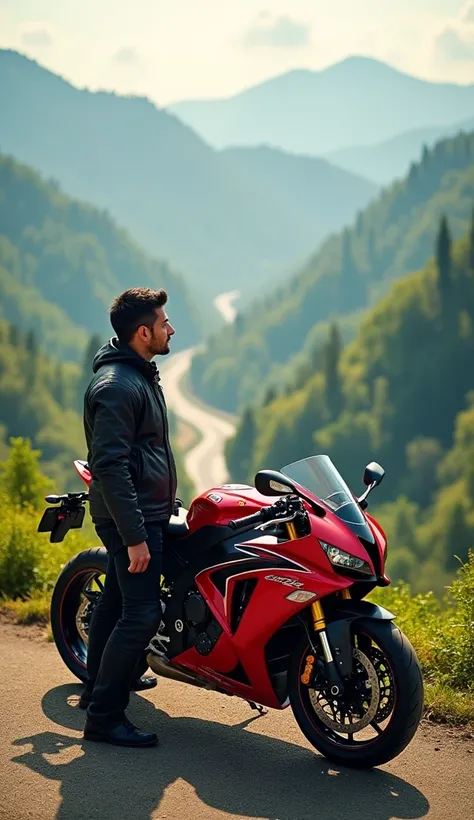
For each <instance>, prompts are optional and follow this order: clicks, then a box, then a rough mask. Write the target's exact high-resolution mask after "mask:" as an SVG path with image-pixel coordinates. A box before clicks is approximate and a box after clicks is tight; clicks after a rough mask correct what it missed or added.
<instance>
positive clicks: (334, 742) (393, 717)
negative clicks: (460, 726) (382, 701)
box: [288, 619, 423, 769]
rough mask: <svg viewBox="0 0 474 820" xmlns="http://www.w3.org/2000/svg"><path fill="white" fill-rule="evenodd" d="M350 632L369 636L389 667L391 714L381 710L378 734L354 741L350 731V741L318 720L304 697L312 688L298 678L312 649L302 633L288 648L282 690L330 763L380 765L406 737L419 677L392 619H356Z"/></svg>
mask: <svg viewBox="0 0 474 820" xmlns="http://www.w3.org/2000/svg"><path fill="white" fill-rule="evenodd" d="M353 632H354V634H355V635H357V636H360V637H361V640H365V641H366V643H367V639H370V640H371V641H373V643H374V644H376V646H377V647H378V648H379V650H381V652H382V653H383V656H384V662H386V664H388V667H389V673H386V676H385V680H387V679H388V678H390V683H389V686H391V687H393V692H392V697H393V698H394V704H393V709H392V712H391V714H390V715H389V716H387V720H388V723H386V725H385V727H384V728H383V729H382V727H381V726H380V727H379V731H381V733H380V734H378V735H376V737H375V738H373V739H369V740H359V741H356V734H354V735H353V736H352V737H353V742H350V741H349V738H348V739H347V740H346V739H345V738H344V737H341V735H344V734H347V733H345V732H341V734H340V735H339V734H337V733H336V732H335V731H334V730H333V729H331V728H330V727H329V728H328V727H327V726H325V725H324V723H323V721H322V720H321V718H320V717H319V716H318V714H317V712H316V710H315V709H314V707H313V705H312V701H311V698H310V693H311V692H315V690H314V689H312V690H311V689H310V687H308V686H306V685H305V684H303V683H302V681H301V674H302V672H303V670H304V667H305V659H306V656H307V655H308V654H309V653H310V652H312V649H311V648H310V645H309V640H308V637H307V635H305V636H304V637H303V638H302V640H301V641H300V643H299V644H298V646H297V647H296V648H295V651H294V653H293V656H292V659H291V663H290V670H289V673H288V690H289V697H290V703H291V708H292V710H293V714H294V716H295V718H296V721H297V723H298V726H299V727H300V729H301V731H302V732H303V734H304V735H305V737H306V738H307V740H309V742H310V743H311V745H312V746H314V748H315V749H317V750H318V751H319V752H321V754H323V755H324V756H325V757H327V758H328V759H329V760H331V761H334V762H335V763H338V764H340V765H344V766H350V767H352V768H358V769H366V768H373V767H374V766H381V765H382V764H383V763H387V762H388V761H389V760H392V759H393V758H394V757H397V755H399V754H400V752H402V751H403V749H405V747H406V746H408V744H409V743H410V741H411V740H412V738H413V736H414V734H415V732H416V730H417V728H418V724H419V722H420V719H421V716H422V713H423V679H422V675H421V670H420V666H419V663H418V659H417V657H416V654H415V650H414V649H413V647H412V645H411V643H410V642H409V640H408V638H407V637H406V636H405V635H404V634H403V633H402V632H401V631H400V629H398V627H396V626H395V625H394V624H393V623H391V622H388V621H378V620H368V619H361V620H360V621H356V622H355V623H354V626H353ZM315 637H316V636H315ZM315 643H316V642H315ZM375 722H377V719H376V718H375V720H374V723H375ZM370 726H373V723H371V724H370Z"/></svg>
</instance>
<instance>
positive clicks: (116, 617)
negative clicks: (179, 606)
mask: <svg viewBox="0 0 474 820" xmlns="http://www.w3.org/2000/svg"><path fill="white" fill-rule="evenodd" d="M146 530H147V533H148V538H147V544H148V549H149V550H150V555H151V559H150V563H149V564H148V568H147V569H146V571H145V572H140V573H131V572H129V571H128V567H129V566H130V560H129V557H128V550H127V548H126V547H125V546H124V545H123V544H122V540H121V538H120V536H119V534H118V532H117V528H116V527H115V524H112V523H110V524H109V523H107V524H101V525H99V526H97V527H96V531H97V535H98V536H99V538H100V539H101V541H102V543H103V544H104V546H105V548H106V549H107V553H108V566H107V577H106V581H105V586H104V592H103V595H102V596H101V599H100V601H99V603H98V604H97V606H96V608H95V609H94V612H93V615H92V618H91V625H90V629H89V640H88V648H87V674H88V683H87V684H86V689H88V690H89V691H92V702H91V704H90V705H89V708H88V710H87V715H88V718H89V719H90V720H91V721H94V723H101V724H104V725H112V724H114V723H118V722H120V721H121V720H123V718H124V714H125V709H126V708H127V706H128V702H129V699H130V684H131V682H132V680H133V679H134V678H136V677H139V676H140V675H141V674H143V672H144V671H145V669H146V662H145V664H144V663H143V659H144V650H145V649H146V647H147V645H148V643H149V641H150V639H151V638H152V637H153V635H154V634H155V633H156V631H157V629H158V626H159V624H160V620H161V604H160V576H161V568H162V548H163V524H162V523H149V522H147V523H146Z"/></svg>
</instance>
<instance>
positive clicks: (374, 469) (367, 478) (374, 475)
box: [363, 461, 385, 487]
mask: <svg viewBox="0 0 474 820" xmlns="http://www.w3.org/2000/svg"><path fill="white" fill-rule="evenodd" d="M384 475H385V470H384V468H383V467H381V466H380V464H377V462H376V461H371V462H370V464H367V467H366V468H365V470H364V479H363V480H364V484H365V486H366V487H371V486H376V487H377V486H378V485H379V484H380V483H381V481H382V480H383V477H384Z"/></svg>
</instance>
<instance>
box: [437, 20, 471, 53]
mask: <svg viewBox="0 0 474 820" xmlns="http://www.w3.org/2000/svg"><path fill="white" fill-rule="evenodd" d="M436 53H437V54H438V55H439V56H440V57H443V58H444V59H447V60H453V61H455V60H474V32H473V33H472V36H469V35H468V39H465V36H464V35H463V34H461V33H460V32H459V31H458V30H457V29H455V28H452V27H451V26H447V27H446V28H445V29H444V30H443V31H442V32H441V33H440V34H439V35H438V37H437V38H436Z"/></svg>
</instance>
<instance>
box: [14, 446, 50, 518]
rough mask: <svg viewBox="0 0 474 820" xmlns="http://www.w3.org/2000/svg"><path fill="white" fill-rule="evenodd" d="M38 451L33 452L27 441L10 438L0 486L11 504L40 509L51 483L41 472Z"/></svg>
mask: <svg viewBox="0 0 474 820" xmlns="http://www.w3.org/2000/svg"><path fill="white" fill-rule="evenodd" d="M40 455H41V454H40V452H39V450H33V449H32V448H31V443H30V441H29V440H28V439H23V438H11V439H10V451H9V454H8V458H7V460H6V461H5V462H4V464H3V465H2V469H1V485H2V488H3V490H4V492H5V493H6V495H7V497H8V498H9V499H10V501H11V503H12V504H14V505H16V506H20V507H27V506H30V505H32V506H33V507H36V508H40V507H42V506H43V504H44V496H45V495H46V494H47V493H48V492H51V491H52V490H53V488H54V487H53V483H52V482H51V481H50V480H49V479H48V478H46V476H44V475H43V473H42V472H41V470H40V468H39V465H38V460H39V457H40Z"/></svg>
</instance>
